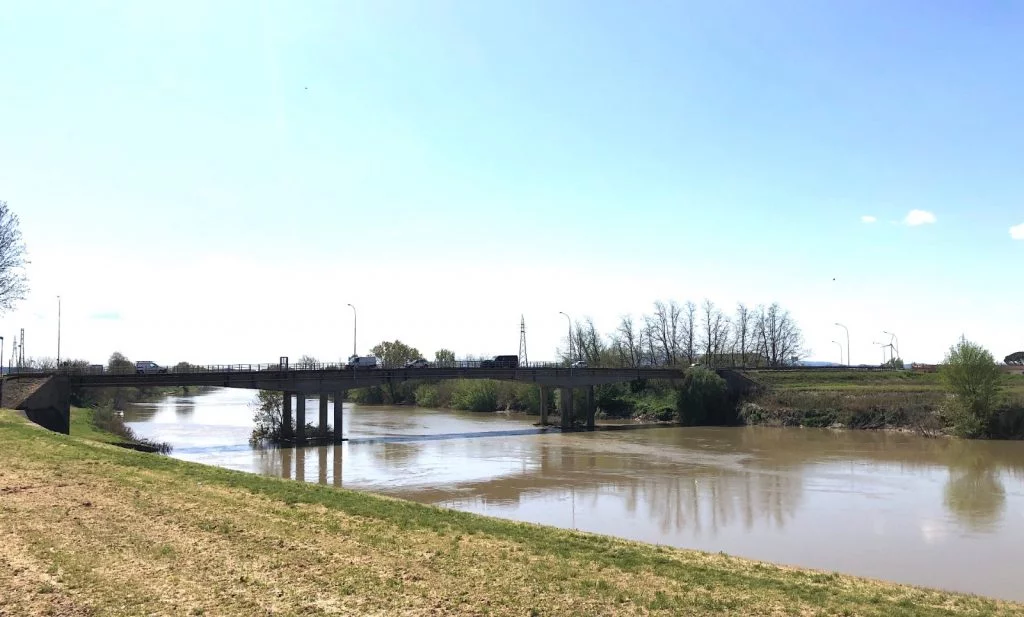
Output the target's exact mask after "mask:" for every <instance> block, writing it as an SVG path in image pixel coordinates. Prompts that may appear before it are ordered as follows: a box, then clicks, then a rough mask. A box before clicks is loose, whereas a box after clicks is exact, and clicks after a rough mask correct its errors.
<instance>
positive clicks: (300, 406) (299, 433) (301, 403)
mask: <svg viewBox="0 0 1024 617" xmlns="http://www.w3.org/2000/svg"><path fill="white" fill-rule="evenodd" d="M305 441H306V393H305V392H296V393H295V442H296V443H304V442H305Z"/></svg>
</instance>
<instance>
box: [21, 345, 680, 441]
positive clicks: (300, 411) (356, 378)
mask: <svg viewBox="0 0 1024 617" xmlns="http://www.w3.org/2000/svg"><path fill="white" fill-rule="evenodd" d="M682 378H683V370H682V369H681V368H666V367H641V368H570V367H565V366H559V365H553V364H530V365H526V366H520V367H515V368H492V367H488V366H484V365H482V363H480V362H455V363H450V364H447V365H444V366H439V365H433V366H429V367H424V368H387V367H385V368H359V367H352V366H350V365H324V364H317V365H308V366H288V365H287V364H286V363H279V364H234V365H213V366H189V367H187V368H185V367H182V368H180V369H179V368H177V367H175V368H169V369H166V371H164V372H159V373H151V372H146V373H137V372H133V371H130V370H126V371H108V370H105V369H98V370H95V371H92V370H89V369H87V368H71V369H63V370H60V371H46V372H44V371H31V372H19V373H15V374H12V375H9V376H8V377H7V379H6V382H8V383H9V382H11V381H15V382H16V381H17V380H19V379H36V380H39V379H45V380H46V381H47V383H48V386H47V387H46V388H45V389H44V391H43V394H42V396H39V397H38V398H39V402H38V403H37V405H45V406H46V408H47V409H48V408H50V407H56V408H57V409H55V411H56V414H57V418H56V421H55V422H53V423H54V424H55V425H56V426H58V429H56V430H60V429H64V430H61V431H60V432H65V433H66V432H67V428H65V427H67V426H69V424H68V423H69V418H70V399H69V396H70V391H71V389H77V388H116V387H135V388H142V387H174V386H213V387H221V388H244V389H251V390H275V391H278V392H282V393H283V394H284V404H283V409H282V423H283V426H284V429H285V431H286V434H285V438H286V440H290V441H294V442H295V443H305V442H306V441H307V435H306V398H307V397H308V396H309V395H319V399H320V400H319V402H320V406H319V427H320V429H319V432H321V433H323V434H326V432H327V427H328V410H329V408H330V401H331V399H332V398H333V400H334V401H343V400H345V398H346V395H347V391H348V390H349V389H352V388H365V387H369V386H381V385H386V384H389V383H399V382H404V381H409V380H423V381H440V380H446V379H494V380H501V381H517V382H523V383H532V384H536V385H537V387H538V388H540V401H541V409H540V423H541V424H542V425H547V424H548V423H549V422H548V415H549V409H548V400H549V398H550V393H551V390H552V389H554V388H557V389H559V390H560V394H561V395H560V397H559V400H560V402H561V408H562V409H561V410H560V414H559V416H560V423H559V424H560V427H561V428H562V429H569V428H572V421H573V413H572V410H573V409H574V408H573V397H574V391H575V390H576V389H584V390H585V392H584V394H585V396H586V406H585V408H586V427H587V428H588V429H593V428H594V424H595V413H596V411H597V410H596V407H595V405H594V386H598V385H602V384H610V383H621V382H627V381H634V380H637V379H664V380H679V379H682ZM293 399H294V404H293ZM5 400H6V396H5ZM341 411H342V408H341V405H334V414H333V415H334V417H333V420H334V424H333V426H334V431H333V436H332V438H333V440H334V441H336V442H337V441H341V435H342V413H341ZM293 412H294V414H293ZM293 415H294V420H295V425H294V434H292V432H291V429H292V419H293ZM50 428H52V427H50Z"/></svg>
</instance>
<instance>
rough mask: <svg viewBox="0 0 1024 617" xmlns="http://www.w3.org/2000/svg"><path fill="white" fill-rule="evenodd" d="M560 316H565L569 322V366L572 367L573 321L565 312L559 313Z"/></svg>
mask: <svg viewBox="0 0 1024 617" xmlns="http://www.w3.org/2000/svg"><path fill="white" fill-rule="evenodd" d="M558 314H559V315H565V320H566V321H567V322H569V366H570V367H572V319H571V318H570V317H569V314H568V313H565V312H563V311H558Z"/></svg>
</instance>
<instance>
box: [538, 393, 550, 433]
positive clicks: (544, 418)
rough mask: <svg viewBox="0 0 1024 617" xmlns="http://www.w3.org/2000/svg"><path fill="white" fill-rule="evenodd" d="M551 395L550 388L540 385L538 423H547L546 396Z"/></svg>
mask: <svg viewBox="0 0 1024 617" xmlns="http://www.w3.org/2000/svg"><path fill="white" fill-rule="evenodd" d="M550 396H551V388H549V387H547V386H540V425H541V426H547V425H548V397H550Z"/></svg>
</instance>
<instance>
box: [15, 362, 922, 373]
mask: <svg viewBox="0 0 1024 617" xmlns="http://www.w3.org/2000/svg"><path fill="white" fill-rule="evenodd" d="M417 368H418V367H408V366H405V365H391V364H385V363H383V362H380V363H378V364H377V366H375V367H373V366H370V367H363V366H360V367H355V366H353V365H351V364H346V363H343V362H316V363H289V364H282V363H280V362H268V363H257V364H204V365H196V364H188V365H186V364H178V365H175V366H168V367H160V368H159V369H138V368H136V367H135V366H125V367H120V368H115V369H110V368H108V367H106V366H103V365H89V366H63V367H61V368H60V369H53V368H34V367H17V366H14V367H9V368H5V369H4V373H5V374H7V375H27V376H31V375H40V376H42V375H52V374H55V373H58V374H65V375H135V374H146V375H154V374H172V375H173V374H187V375H193V374H196V373H257V372H268V371H279V372H280V371H289V372H296V371H347V372H351V371H373V370H405V369H408V370H412V371H415V370H417ZM424 368H432V369H455V370H458V369H518V370H530V369H567V368H570V367H569V366H568V365H567V364H566V363H565V362H529V363H526V364H518V365H513V364H505V363H502V362H500V361H499V362H496V361H494V360H453V361H448V362H427V364H426V366H425V367H424ZM591 368H617V369H620V370H652V369H655V370H656V369H679V370H682V369H683V368H684V367H681V366H674V367H673V366H656V365H649V366H639V367H591ZM718 368H732V369H733V370H740V371H816V372H833V371H835V372H839V371H895V370H909V369H894V368H891V367H882V366H873V367H872V366H854V367H845V366H786V367H727V366H726V367H718Z"/></svg>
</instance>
